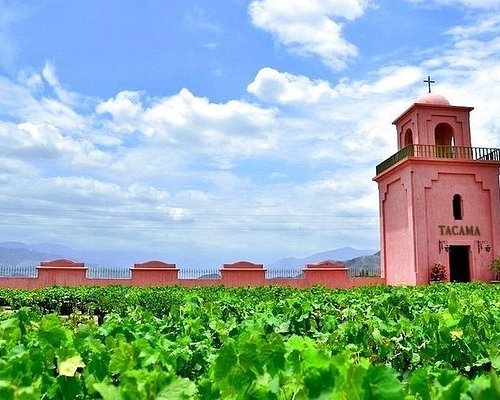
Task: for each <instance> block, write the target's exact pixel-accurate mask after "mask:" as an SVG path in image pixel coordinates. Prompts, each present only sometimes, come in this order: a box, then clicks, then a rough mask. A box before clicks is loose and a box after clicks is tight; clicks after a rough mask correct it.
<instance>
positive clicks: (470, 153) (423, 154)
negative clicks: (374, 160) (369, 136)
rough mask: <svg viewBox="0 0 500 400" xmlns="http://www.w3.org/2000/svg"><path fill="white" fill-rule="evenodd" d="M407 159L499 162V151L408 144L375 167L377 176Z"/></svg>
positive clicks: (480, 148)
mask: <svg viewBox="0 0 500 400" xmlns="http://www.w3.org/2000/svg"><path fill="white" fill-rule="evenodd" d="M407 157H418V158H455V159H460V160H474V161H500V149H492V148H484V147H455V146H434V145H428V144H410V145H408V146H406V147H404V148H402V149H401V150H399V151H398V152H397V153H396V154H394V155H392V156H391V157H389V158H388V159H387V160H385V161H383V162H381V163H380V164H379V165H377V167H376V172H377V175H378V174H380V173H381V172H383V171H385V170H386V169H387V168H389V167H391V166H393V165H394V164H396V163H397V162H399V161H401V160H403V159H405V158H407Z"/></svg>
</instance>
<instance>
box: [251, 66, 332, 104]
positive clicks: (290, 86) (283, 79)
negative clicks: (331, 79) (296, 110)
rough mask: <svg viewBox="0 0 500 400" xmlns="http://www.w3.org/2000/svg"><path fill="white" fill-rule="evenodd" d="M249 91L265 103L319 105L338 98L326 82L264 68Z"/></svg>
mask: <svg viewBox="0 0 500 400" xmlns="http://www.w3.org/2000/svg"><path fill="white" fill-rule="evenodd" d="M247 90H248V92H250V93H252V94H253V95H255V96H256V97H258V98H259V99H261V100H263V101H266V102H273V103H281V104H287V103H300V104H304V103H317V102H319V101H325V100H328V99H331V98H335V97H337V93H336V92H335V90H334V89H333V88H332V87H331V86H330V84H329V83H328V82H326V81H322V80H316V81H313V80H311V79H309V78H308V77H306V76H297V75H293V74H290V73H286V72H279V71H277V70H275V69H273V68H262V69H261V70H260V71H259V72H258V73H257V76H256V77H255V79H254V80H253V82H252V83H250V84H249V85H248V87H247Z"/></svg>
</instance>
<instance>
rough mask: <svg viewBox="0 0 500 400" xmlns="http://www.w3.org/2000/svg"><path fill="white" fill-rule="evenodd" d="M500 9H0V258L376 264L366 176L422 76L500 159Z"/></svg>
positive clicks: (317, 1) (43, 4) (132, 5)
mask: <svg viewBox="0 0 500 400" xmlns="http://www.w3.org/2000/svg"><path fill="white" fill-rule="evenodd" d="M499 11H500V0H398V1H395V0H286V1H285V0H203V1H201V0H163V1H160V0H144V1H141V2H138V1H132V0H107V1H105V2H103V1H99V0H85V1H83V0H74V1H66V0H51V1H41V0H37V1H35V0H25V1H18V0H0V140H1V145H0V228H1V231H0V241H22V242H25V243H39V242H50V243H57V244H61V245H65V246H69V247H72V248H76V249H87V250H90V249H94V250H117V251H128V252H137V257H138V258H139V257H144V254H151V256H152V257H153V256H155V257H161V258H162V259H163V260H164V261H167V262H174V263H177V264H178V265H197V266H202V265H203V266H207V265H217V264H222V263H228V262H233V261H236V260H241V259H247V260H250V261H254V262H262V263H268V262H272V261H275V260H276V259H279V258H282V257H288V256H296V257H304V256H307V255H309V254H313V253H316V252H320V251H325V250H330V249H335V248H340V247H344V246H351V247H355V248H358V249H374V250H376V249H378V248H379V214H378V191H377V185H376V183H375V182H373V181H372V178H373V177H374V175H375V166H376V165H377V164H378V163H380V162H382V161H383V160H384V159H386V158H387V157H389V156H391V155H392V154H393V153H395V152H396V151H397V146H396V132H395V128H394V126H393V125H392V124H391V123H392V121H393V120H394V119H395V118H396V117H397V116H398V115H400V114H401V113H402V112H403V111H404V110H406V109H407V108H408V107H409V106H411V104H413V101H414V100H415V99H416V98H417V97H419V96H420V95H422V94H424V93H426V92H427V85H426V84H425V83H424V82H423V80H424V79H426V77H427V76H428V75H430V76H431V77H432V79H433V80H435V81H436V83H435V84H434V85H433V92H435V93H439V94H441V95H444V96H445V97H446V98H447V99H448V100H449V101H450V102H451V103H452V104H453V105H462V106H473V107H475V109H474V111H472V114H471V132H472V145H473V146H477V147H500V126H499V125H500V122H499V119H498V110H499V109H500V90H499V87H500V36H499V33H500V12H499ZM79 261H85V260H79ZM137 261H138V262H139V261H142V260H141V259H138V260H137Z"/></svg>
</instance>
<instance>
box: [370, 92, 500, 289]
mask: <svg viewBox="0 0 500 400" xmlns="http://www.w3.org/2000/svg"><path fill="white" fill-rule="evenodd" d="M472 109H473V108H472V107H462V106H452V105H450V103H449V101H448V100H447V99H446V98H444V97H443V96H440V95H437V94H434V93H432V94H431V93H429V94H426V95H424V96H421V97H420V98H418V99H417V100H416V101H415V103H414V104H413V105H412V106H411V107H410V108H408V109H407V110H406V111H405V112H403V114H401V115H400V116H399V117H398V118H397V119H396V120H395V121H394V122H393V123H394V124H395V125H396V129H397V140H398V150H399V151H398V152H397V153H396V154H394V155H393V156H391V157H390V158H388V159H387V160H385V161H384V162H382V163H381V164H379V165H378V166H377V171H376V174H377V176H376V177H375V178H374V180H375V181H376V182H377V183H378V188H379V203H380V204H379V206H380V231H381V238H380V241H381V264H382V265H381V267H382V274H383V276H385V278H386V282H387V283H388V284H409V285H418V284H426V283H428V282H429V280H430V269H431V267H432V266H433V265H434V264H435V263H440V264H443V265H445V266H446V267H447V269H448V274H447V275H448V279H449V280H451V281H458V282H466V281H489V280H490V279H492V278H493V274H492V272H491V271H490V270H489V269H488V265H489V264H490V262H491V261H492V260H493V259H494V258H496V257H500V189H499V168H500V149H493V148H490V149H489V148H478V147H472V145H471V135H470V126H469V114H470V112H471V111H472Z"/></svg>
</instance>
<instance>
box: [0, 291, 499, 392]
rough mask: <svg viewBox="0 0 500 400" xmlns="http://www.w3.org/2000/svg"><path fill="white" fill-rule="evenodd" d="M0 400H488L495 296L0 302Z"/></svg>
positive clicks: (92, 295) (153, 295)
mask: <svg viewBox="0 0 500 400" xmlns="http://www.w3.org/2000/svg"><path fill="white" fill-rule="evenodd" d="M0 307H1V308H0V310H1V311H0V399H2V400H9V399H19V400H21V399H22V400H26V399H28V400H29V399H100V398H102V399H109V400H115V399H126V400H136V399H218V398H225V399H346V400H352V399H354V400H355V399H384V400H392V399H407V400H409V399H422V400H430V399H443V400H446V399H450V400H451V399H457V400H459V399H460V400H463V399H474V400H476V399H477V400H491V399H500V378H499V373H498V372H499V370H500V285H485V284H438V285H431V286H427V287H416V288H415V287H386V286H376V287H366V288H357V289H352V290H327V289H324V288H321V287H314V288H312V289H308V290H299V289H292V288H286V287H278V286H275V287H255V288H233V289H229V288H223V287H210V288H207V287H205V288H191V289H187V288H180V287H161V288H130V287H129V288H126V287H119V286H116V287H114V286H113V287H107V288H99V287H86V288H57V287H54V288H47V289H41V290H36V291H23V290H7V289H0Z"/></svg>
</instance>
